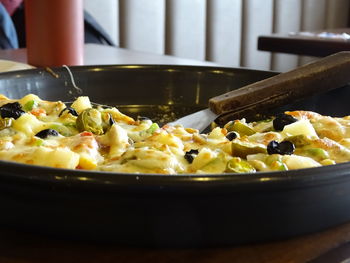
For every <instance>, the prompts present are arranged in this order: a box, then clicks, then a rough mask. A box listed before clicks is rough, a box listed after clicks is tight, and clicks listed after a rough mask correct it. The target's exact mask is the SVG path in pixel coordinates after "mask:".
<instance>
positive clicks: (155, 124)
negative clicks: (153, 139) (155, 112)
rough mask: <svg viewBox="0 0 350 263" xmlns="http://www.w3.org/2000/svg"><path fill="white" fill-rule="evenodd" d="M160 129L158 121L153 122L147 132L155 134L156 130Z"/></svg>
mask: <svg viewBox="0 0 350 263" xmlns="http://www.w3.org/2000/svg"><path fill="white" fill-rule="evenodd" d="M158 129H159V125H158V124H157V123H155V122H154V123H152V124H151V126H150V127H149V128H148V129H147V130H146V132H147V133H150V134H153V133H154V132H155V131H156V130H158Z"/></svg>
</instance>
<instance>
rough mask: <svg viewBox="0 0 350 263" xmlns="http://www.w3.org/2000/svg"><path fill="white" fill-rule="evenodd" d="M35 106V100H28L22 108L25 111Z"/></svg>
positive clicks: (36, 104)
mask: <svg viewBox="0 0 350 263" xmlns="http://www.w3.org/2000/svg"><path fill="white" fill-rule="evenodd" d="M37 106H38V103H37V102H36V101H35V100H30V101H28V102H27V103H26V104H24V106H23V109H24V110H25V111H31V110H32V109H33V108H35V107H37Z"/></svg>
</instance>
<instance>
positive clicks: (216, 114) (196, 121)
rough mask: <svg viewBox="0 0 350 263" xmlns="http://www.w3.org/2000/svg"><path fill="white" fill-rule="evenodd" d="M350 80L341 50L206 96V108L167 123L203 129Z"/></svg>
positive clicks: (349, 60)
mask: <svg viewBox="0 0 350 263" xmlns="http://www.w3.org/2000/svg"><path fill="white" fill-rule="evenodd" d="M349 82H350V52H347V51H343V52H339V53H336V54H334V55H331V56H327V57H325V58H322V59H319V60H317V61H315V62H312V63H309V64H307V65H304V66H301V67H298V68H296V69H293V70H291V71H288V72H285V73H281V74H278V75H276V76H274V77H271V78H268V79H264V80H261V81H258V82H255V83H253V84H250V85H247V86H244V87H242V88H239V89H236V90H232V91H230V92H227V93H225V94H222V95H219V96H216V97H213V98H211V99H210V100H209V108H208V109H204V110H201V111H199V112H196V113H193V114H190V115H187V116H185V117H182V118H180V119H178V120H176V121H174V122H171V123H168V124H170V125H176V124H182V125H183V126H184V127H191V128H196V129H198V130H199V131H203V130H204V129H205V128H206V127H208V126H209V125H210V123H211V122H213V121H214V120H215V119H216V121H217V122H219V123H226V122H228V121H229V120H233V119H237V118H242V117H244V116H247V115H250V116H251V115H252V114H254V113H255V114H256V113H258V112H262V111H264V110H267V109H271V108H274V107H278V106H282V105H285V104H287V103H290V102H293V101H295V100H298V99H301V98H305V97H308V96H311V95H315V94H317V93H322V92H325V91H329V90H332V89H336V88H339V87H342V86H345V85H346V84H347V83H349Z"/></svg>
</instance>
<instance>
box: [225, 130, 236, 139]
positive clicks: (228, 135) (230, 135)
mask: <svg viewBox="0 0 350 263" xmlns="http://www.w3.org/2000/svg"><path fill="white" fill-rule="evenodd" d="M226 138H227V140H229V141H232V140H234V139H236V138H237V133H236V132H234V131H232V132H229V133H227V134H226Z"/></svg>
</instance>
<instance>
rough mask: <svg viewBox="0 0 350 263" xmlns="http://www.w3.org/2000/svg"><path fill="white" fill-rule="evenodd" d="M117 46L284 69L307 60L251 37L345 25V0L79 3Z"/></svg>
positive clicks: (110, 0)
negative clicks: (260, 46) (272, 50)
mask: <svg viewBox="0 0 350 263" xmlns="http://www.w3.org/2000/svg"><path fill="white" fill-rule="evenodd" d="M84 1H85V2H84V3H85V8H86V9H87V10H88V11H89V12H90V13H91V14H92V15H94V17H95V18H96V19H97V21H98V22H99V23H100V24H101V25H102V26H103V27H104V28H105V29H106V31H107V32H109V33H110V35H111V37H112V39H113V40H114V41H115V42H116V43H117V44H118V45H120V46H121V47H125V48H128V49H133V50H139V51H145V52H151V53H157V54H170V55H174V56H179V57H184V58H191V59H197V60H209V61H213V62H216V63H220V64H222V65H225V66H232V67H238V66H243V67H249V68H256V69H273V70H278V71H286V70H289V69H291V68H294V67H296V66H298V65H299V64H303V63H306V62H308V61H309V60H310V58H308V57H297V56H293V55H286V54H271V53H270V52H263V51H258V50H257V37H258V36H259V35H266V34H271V33H275V32H276V33H288V32H291V31H306V30H315V29H325V28H334V27H345V26H346V24H347V21H348V12H349V1H348V0H84Z"/></svg>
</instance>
